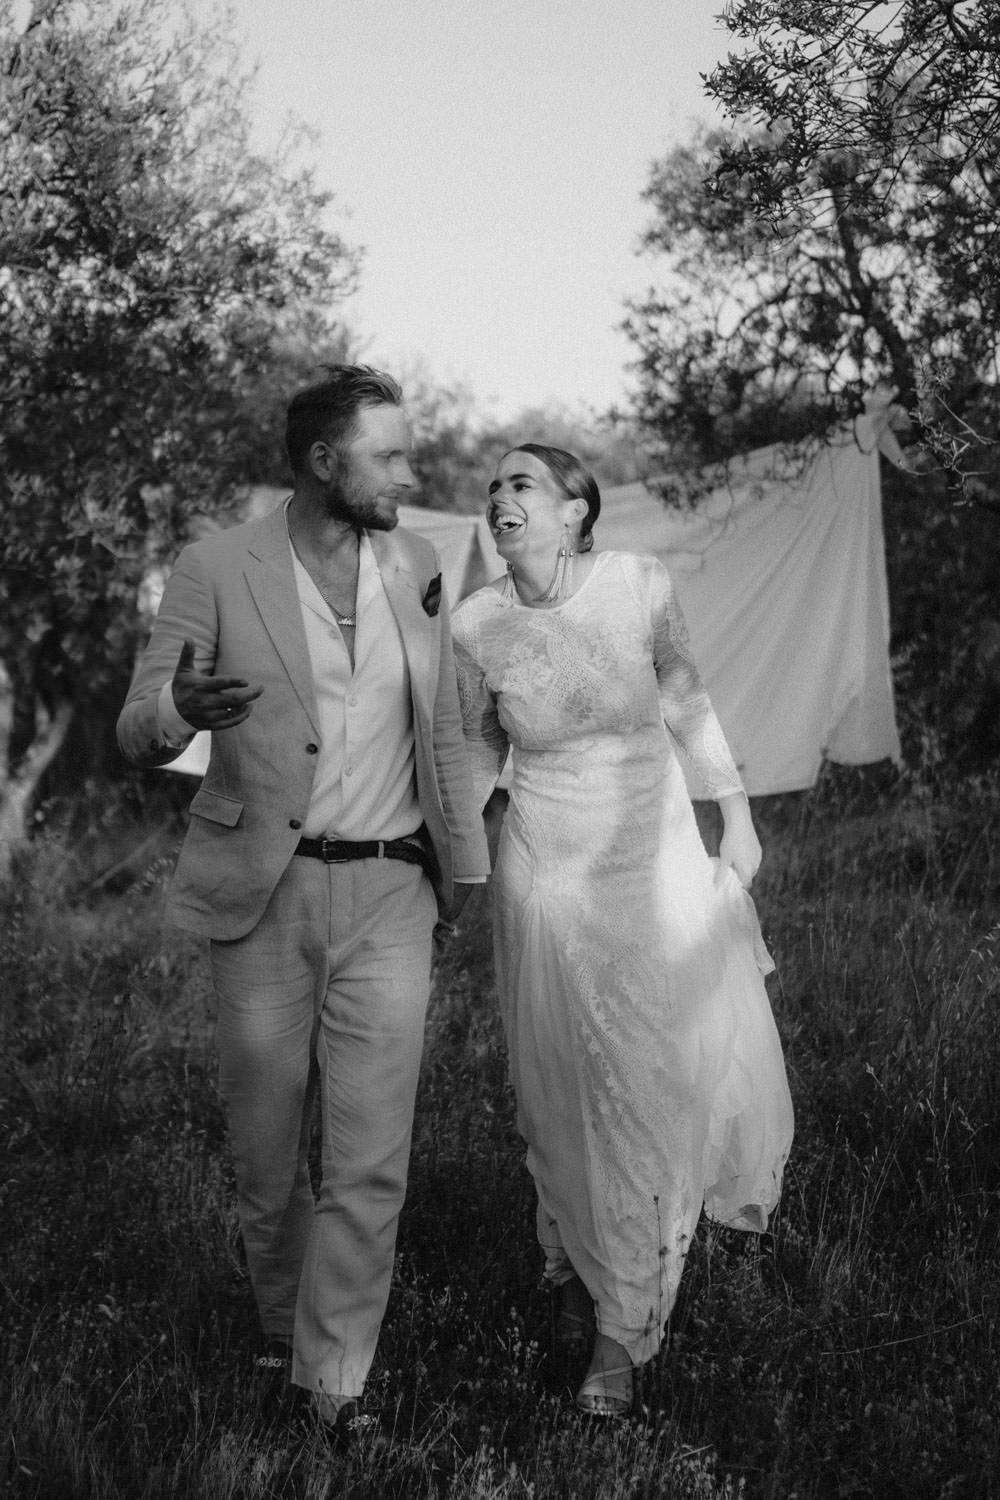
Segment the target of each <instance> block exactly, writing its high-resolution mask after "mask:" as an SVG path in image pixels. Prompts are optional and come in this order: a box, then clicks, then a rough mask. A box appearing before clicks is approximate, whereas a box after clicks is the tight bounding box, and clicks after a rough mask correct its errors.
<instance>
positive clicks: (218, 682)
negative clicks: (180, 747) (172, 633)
mask: <svg viewBox="0 0 1000 1500" xmlns="http://www.w3.org/2000/svg"><path fill="white" fill-rule="evenodd" d="M170 690H171V692H172V693H173V695H174V706H175V707H176V709H177V712H178V713H179V714H180V716H181V718H182V719H184V720H185V722H186V723H188V724H190V725H191V728H192V729H214V730H218V729H232V728H233V727H234V725H236V724H242V723H243V721H244V720H245V719H248V718H249V717H250V711H251V705H252V703H253V700H254V699H255V698H259V697H260V695H261V693H262V692H263V691H264V690H263V688H259V687H251V686H250V684H249V683H248V682H245V681H244V679H243V678H242V677H209V676H208V674H207V673H206V672H199V671H198V669H197V667H196V666H195V664H194V642H193V641H185V642H184V645H183V646H182V647H181V654H180V657H179V659H178V662H177V666H176V667H175V668H174V675H173V679H172V681H171V684H170Z"/></svg>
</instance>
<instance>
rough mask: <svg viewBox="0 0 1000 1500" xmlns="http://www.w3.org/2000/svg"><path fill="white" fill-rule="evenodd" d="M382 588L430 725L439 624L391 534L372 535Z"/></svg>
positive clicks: (420, 714) (416, 702)
mask: <svg viewBox="0 0 1000 1500" xmlns="http://www.w3.org/2000/svg"><path fill="white" fill-rule="evenodd" d="M369 539H370V541H371V544H372V549H373V551H374V553H375V560H376V562H377V563H378V570H379V574H380V576H381V579H382V587H383V588H384V589H385V593H386V598H387V599H388V600H389V604H390V606H391V608H392V612H393V614H394V615H395V617H396V624H397V625H398V626H399V634H400V636H401V638H402V642H403V654H404V656H405V657H406V664H407V667H408V668H409V672H410V695H411V697H412V698H413V708H414V713H415V715H416V718H417V721H418V722H419V723H421V724H422V725H425V726H428V725H429V724H430V722H431V719H432V716H433V706H434V705H433V690H434V685H435V684H436V682H437V656H438V650H439V640H438V634H437V628H434V627H436V626H437V621H436V620H432V619H430V617H429V616H428V615H427V614H425V612H424V608H423V605H422V604H421V602H420V601H421V595H420V577H419V575H418V574H417V573H415V572H414V571H413V567H412V565H411V562H410V559H409V557H408V556H407V554H406V552H405V550H404V548H403V545H402V541H401V538H399V537H397V536H395V535H393V534H392V533H391V532H385V531H376V532H369Z"/></svg>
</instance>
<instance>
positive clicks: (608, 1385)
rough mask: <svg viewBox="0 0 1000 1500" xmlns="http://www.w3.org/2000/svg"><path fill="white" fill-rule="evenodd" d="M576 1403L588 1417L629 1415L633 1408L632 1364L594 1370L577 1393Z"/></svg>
mask: <svg viewBox="0 0 1000 1500" xmlns="http://www.w3.org/2000/svg"><path fill="white" fill-rule="evenodd" d="M576 1404H577V1406H578V1407H579V1408H580V1410H581V1411H583V1412H586V1413H587V1415H588V1417H627V1416H628V1414H629V1411H630V1410H631V1408H632V1366H631V1365H616V1366H615V1367H614V1368H613V1369H606V1370H594V1371H592V1372H591V1374H589V1375H588V1376H587V1378H586V1380H584V1382H583V1384H582V1385H581V1387H580V1389H579V1390H578V1391H577V1393H576Z"/></svg>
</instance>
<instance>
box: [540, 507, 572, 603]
mask: <svg viewBox="0 0 1000 1500" xmlns="http://www.w3.org/2000/svg"><path fill="white" fill-rule="evenodd" d="M575 556H576V552H575V551H574V549H573V533H572V531H571V530H570V529H569V525H568V524H567V525H566V526H565V527H564V528H563V539H562V543H561V545H560V547H559V556H558V557H557V558H556V567H555V572H554V573H553V574H552V577H551V578H550V579H549V586H548V588H547V589H546V590H545V592H544V593H543V594H539V595H538V598H537V599H536V600H535V603H536V604H559V603H560V602H561V601H562V600H563V599H567V598H569V596H570V594H572V592H573V559H574V557H575Z"/></svg>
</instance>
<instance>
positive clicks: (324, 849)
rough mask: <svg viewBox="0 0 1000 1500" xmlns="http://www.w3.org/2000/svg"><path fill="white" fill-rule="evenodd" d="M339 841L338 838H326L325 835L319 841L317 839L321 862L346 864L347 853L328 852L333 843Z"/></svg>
mask: <svg viewBox="0 0 1000 1500" xmlns="http://www.w3.org/2000/svg"><path fill="white" fill-rule="evenodd" d="M339 842H340V840H339V839H328V838H326V837H325V836H324V837H323V838H321V839H320V841H319V854H320V859H322V861H323V863H324V864H325V865H346V864H347V855H346V854H331V853H330V852H329V851H330V849H332V848H333V846H334V844H338V843H339Z"/></svg>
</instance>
